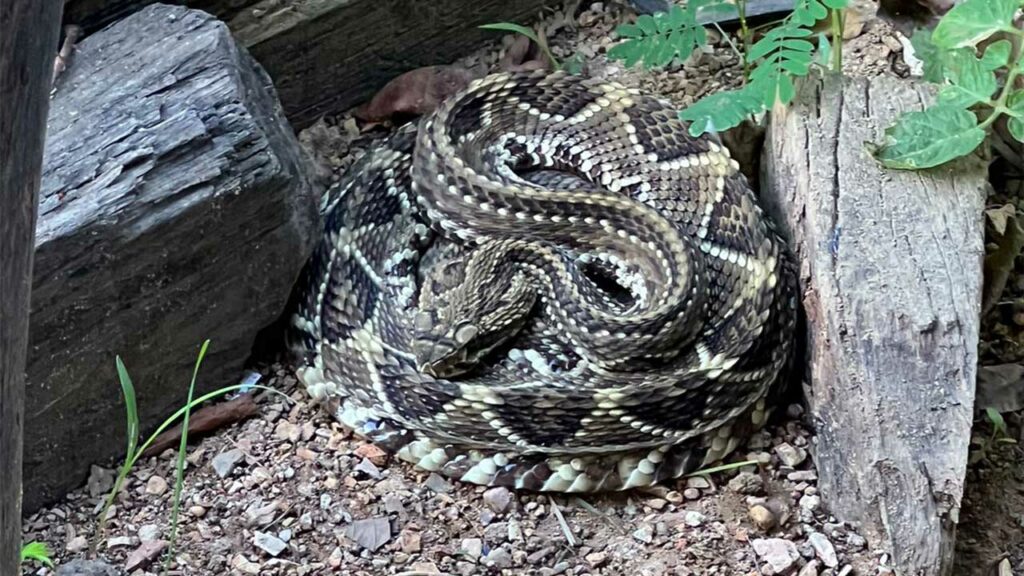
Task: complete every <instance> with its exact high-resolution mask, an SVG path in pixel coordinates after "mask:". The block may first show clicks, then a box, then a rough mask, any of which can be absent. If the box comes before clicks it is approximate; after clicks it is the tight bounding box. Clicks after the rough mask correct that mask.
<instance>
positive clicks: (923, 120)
mask: <svg viewBox="0 0 1024 576" xmlns="http://www.w3.org/2000/svg"><path fill="white" fill-rule="evenodd" d="M1022 5H1024V2H1022V1H1021V0H965V1H964V2H962V3H960V4H958V5H956V6H955V7H954V8H953V9H952V10H950V11H949V12H947V13H946V14H945V15H944V16H943V17H942V19H941V20H940V21H939V23H938V24H937V25H936V26H935V29H934V31H932V32H928V31H926V30H918V31H917V32H916V33H915V34H914V36H913V38H912V39H911V40H912V45H913V46H914V49H915V52H916V53H917V57H918V58H919V59H920V60H921V61H922V62H923V63H924V77H925V79H926V80H929V81H931V82H935V83H937V84H939V85H940V88H939V92H938V97H937V99H936V102H935V103H934V104H932V105H931V106H929V107H928V108H925V109H924V110H921V111H914V112H908V113H905V114H903V115H902V116H900V117H899V118H898V119H897V120H896V122H895V124H893V125H892V126H890V127H889V128H887V129H886V130H885V142H884V143H883V144H881V145H879V144H872V143H868V149H869V151H870V152H871V154H872V156H874V158H875V159H876V160H877V161H879V162H880V163H881V164H882V165H884V166H886V167H888V168H894V169H901V170H918V169H922V168H931V167H933V166H938V165H941V164H945V163H946V162H949V161H950V160H953V159H955V158H959V157H961V156H965V155H967V154H970V153H971V152H973V151H974V150H975V149H977V147H978V146H979V145H980V144H981V143H982V142H984V141H985V139H986V137H987V136H988V135H989V133H990V131H991V129H992V125H993V123H995V122H996V120H998V119H1000V118H1002V117H1007V120H1008V121H1007V129H1008V130H1009V132H1010V135H1011V136H1012V137H1013V138H1015V139H1016V140H1018V141H1020V142H1024V89H1020V88H1018V87H1017V82H1016V80H1017V77H1018V76H1019V75H1020V74H1022V73H1024V59H1022V58H1021V42H1022V41H1024V31H1022V30H1021V29H1020V28H1019V27H1018V26H1017V25H1015V23H1014V18H1015V16H1016V14H1017V11H1018V10H1019V9H1020V7H1021V6H1022ZM996 34H1004V35H1006V36H1008V37H1010V38H1014V39H1015V42H1010V41H1009V40H1007V39H1006V38H1003V39H996V40H995V41H992V42H990V43H989V44H988V45H987V46H985V47H982V43H984V42H986V41H988V40H990V39H992V38H993V36H995V35H996ZM1000 77H1001V81H1000Z"/></svg>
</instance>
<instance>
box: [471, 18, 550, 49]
mask: <svg viewBox="0 0 1024 576" xmlns="http://www.w3.org/2000/svg"><path fill="white" fill-rule="evenodd" d="M480 27H481V28H483V29H484V30H501V31H504V32H516V33H518V34H522V35H523V36H526V37H527V38H529V39H530V40H533V41H534V42H536V43H537V44H540V40H538V39H537V34H536V33H535V32H534V31H533V30H532V29H530V28H527V27H526V26H520V25H519V24H513V23H512V22H496V23H494V24H484V25H482V26H480Z"/></svg>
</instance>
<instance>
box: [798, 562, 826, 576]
mask: <svg viewBox="0 0 1024 576" xmlns="http://www.w3.org/2000/svg"><path fill="white" fill-rule="evenodd" d="M819 567H820V564H819V562H818V561H817V560H811V561H810V562H808V563H807V564H804V567H803V568H801V569H800V573H799V574H797V576H818V568H819Z"/></svg>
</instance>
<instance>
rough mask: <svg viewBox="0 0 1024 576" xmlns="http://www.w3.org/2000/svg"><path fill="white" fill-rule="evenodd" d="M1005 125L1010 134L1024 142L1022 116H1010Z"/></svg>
mask: <svg viewBox="0 0 1024 576" xmlns="http://www.w3.org/2000/svg"><path fill="white" fill-rule="evenodd" d="M1006 127H1007V129H1009V130H1010V136H1013V137H1014V139H1016V140H1017V142H1020V143H1022V144H1024V118H1019V117H1018V118H1010V119H1009V120H1008V121H1007V122H1006Z"/></svg>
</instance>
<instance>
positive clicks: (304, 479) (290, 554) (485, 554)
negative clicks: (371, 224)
mask: <svg viewBox="0 0 1024 576" xmlns="http://www.w3.org/2000/svg"><path fill="white" fill-rule="evenodd" d="M626 17H627V15H626V13H625V12H624V11H623V9H622V7H621V6H620V5H618V4H610V3H609V4H604V3H593V4H590V5H589V7H586V8H580V7H579V6H576V7H572V6H570V7H568V8H566V9H564V10H562V11H558V12H556V13H551V14H547V15H546V17H545V19H544V22H545V24H544V26H543V30H544V33H545V35H546V36H547V38H549V39H550V41H551V44H552V49H553V51H554V53H555V55H556V56H558V57H559V58H561V59H567V58H570V57H572V56H573V55H574V54H579V55H580V57H581V59H582V61H583V63H584V69H585V71H586V73H588V74H589V75H591V76H596V77H614V78H615V79H616V80H618V81H620V82H622V83H624V84H627V85H630V86H638V87H643V88H645V89H647V90H651V91H655V92H658V93H660V94H662V95H664V96H665V97H667V98H669V99H671V100H672V101H674V102H675V103H677V104H678V105H679V106H684V105H686V104H689V103H691V102H693V101H694V100H695V99H696V98H699V97H700V96H702V95H704V94H707V93H710V92H713V91H717V90H720V89H723V88H731V87H738V85H739V83H740V82H741V73H740V69H739V60H738V58H737V56H736V55H735V53H734V52H733V51H732V50H731V48H730V47H729V43H728V42H727V41H726V40H725V38H723V36H722V35H721V34H719V33H717V32H715V31H714V30H712V32H711V34H710V35H711V37H712V40H713V42H712V46H711V49H710V50H708V51H706V52H699V53H698V54H695V55H694V56H693V57H691V59H690V60H689V61H687V62H686V63H685V64H684V65H683V66H677V67H673V68H669V69H667V70H663V71H659V72H644V71H641V70H639V69H630V70H627V69H624V68H623V67H622V65H621V64H620V63H615V62H610V61H608V59H607V58H606V57H605V55H604V53H605V51H606V50H607V48H608V47H609V46H610V45H611V44H612V43H613V40H612V38H613V35H612V34H611V31H612V30H613V29H614V27H615V26H616V25H617V24H618V23H620V22H622V21H624V19H625V18H626ZM499 37H500V34H498V33H496V38H499ZM511 42H512V38H511V37H506V38H501V39H500V40H499V39H496V42H495V44H496V46H485V47H481V50H480V51H479V52H478V53H476V54H472V55H469V56H467V57H466V58H464V59H463V60H461V61H460V62H458V64H461V65H465V66H467V67H484V68H486V69H489V70H493V69H495V67H496V66H497V65H498V62H499V60H500V59H501V57H502V56H503V55H504V51H505V50H506V49H507V48H508V47H509V46H510V45H511ZM902 50H903V44H902V43H901V42H900V40H899V38H898V37H897V36H896V34H895V33H894V31H893V30H892V29H891V27H889V25H888V24H886V23H885V22H883V21H881V20H878V19H866V20H865V21H864V22H862V29H861V30H860V31H859V33H858V34H857V35H856V36H855V37H853V38H850V39H848V40H847V42H846V44H845V47H844V51H845V52H844V58H845V60H844V61H845V65H844V71H845V72H846V73H847V74H893V75H898V76H906V75H907V74H908V72H909V66H908V64H907V63H906V62H905V61H904V59H903V57H902ZM439 64H443V63H439ZM387 130H388V127H387V126H379V127H377V128H374V129H371V130H367V131H361V129H360V125H359V123H357V122H356V121H355V119H354V118H353V117H352V115H351V114H350V113H349V112H346V113H343V114H339V115H337V116H331V117H327V118H324V119H323V120H322V121H321V122H318V123H317V124H316V125H314V126H312V127H311V128H309V129H307V130H305V131H304V132H303V133H302V134H300V140H301V141H302V142H303V144H304V145H305V146H306V147H307V149H308V150H309V151H310V152H311V153H312V154H313V156H314V157H315V158H316V159H317V160H318V163H319V166H320V172H319V176H320V177H321V178H322V179H323V180H325V181H329V180H332V179H336V178H337V177H338V176H339V174H340V173H341V172H342V171H343V170H344V169H345V168H346V167H347V166H349V165H350V164H351V163H352V162H353V161H354V159H355V158H356V157H357V156H358V154H359V153H360V152H361V151H362V150H365V149H366V148H367V147H368V146H371V145H372V144H373V142H375V141H376V140H377V139H379V138H380V137H382V136H383V135H384V134H386V133H387ZM755 133H756V132H755ZM735 140H736V141H737V142H739V143H740V144H742V143H744V141H746V143H747V144H748V145H747V146H746V148H747V151H746V152H745V153H743V152H742V151H741V150H740V149H739V148H743V146H738V147H737V152H738V153H740V155H741V161H744V158H743V157H742V156H745V157H746V161H747V162H756V152H757V146H756V145H751V142H755V141H756V138H755V139H754V140H746V138H745V137H744V138H739V139H735ZM1021 292H1022V293H1024V283H1022V284H1021ZM1022 301H1024V300H1022ZM1004 361H1008V360H1004ZM258 370H259V371H260V372H261V374H262V380H261V383H263V384H267V385H269V386H272V387H274V388H276V389H278V390H281V391H283V392H284V393H285V394H287V395H288V396H289V400H288V401H284V400H283V399H281V398H280V397H279V396H276V395H262V396H258V399H259V402H258V406H259V411H258V413H257V415H256V416H255V417H253V418H250V419H248V420H246V421H244V422H241V423H237V424H235V425H232V426H230V427H228V428H224V429H222V430H220V431H218V432H217V433H216V434H215V435H213V436H210V437H207V438H205V439H203V440H201V441H199V442H197V443H195V444H194V445H193V446H192V447H191V448H190V452H189V457H188V462H189V466H188V470H187V474H186V478H185V486H184V491H183V498H184V499H183V505H182V519H183V521H182V522H181V525H180V531H179V540H178V543H177V547H176V549H175V550H174V551H173V554H172V555H171V557H170V558H171V573H172V574H186V575H192V574H196V575H205V574H217V573H227V574H266V575H306V574H345V575H348V574H351V575H378V574H381V575H383V574H401V575H406V576H411V575H414V574H458V575H471V574H538V575H555V574H565V575H575V576H581V575H587V574H590V575H600V574H605V575H620V574H635V575H643V576H648V575H649V576H656V575H662V574H666V575H671V574H675V575H704V574H708V575H715V574H721V575H729V576H732V575H751V576H753V575H759V574H760V575H765V576H769V575H772V574H795V575H798V576H813V575H828V576H849V575H852V574H856V575H860V576H866V575H873V574H891V571H889V569H888V568H887V567H886V563H887V560H888V556H887V554H886V553H885V552H884V551H874V550H870V549H869V548H868V546H867V544H866V542H865V540H864V538H862V537H861V536H860V535H858V534H857V532H856V530H855V529H853V528H852V527H850V526H848V525H844V524H842V523H839V522H837V521H836V519H835V518H833V517H830V516H829V514H828V513H827V511H826V510H824V509H823V508H822V506H821V501H820V497H819V495H818V493H817V487H816V480H817V475H816V473H815V470H814V463H813V455H812V454H810V452H811V450H810V446H811V444H812V442H811V430H810V427H809V426H808V425H807V424H806V423H805V422H804V418H803V417H804V414H803V409H802V408H801V407H800V406H799V405H791V406H789V407H786V408H783V409H781V412H782V413H781V414H780V415H779V417H778V418H777V419H776V420H775V421H774V422H773V423H772V425H771V426H770V427H769V428H768V429H766V430H765V431H764V432H762V433H761V434H758V435H756V436H754V437H753V438H751V440H750V441H749V443H748V444H747V446H746V447H745V448H743V449H741V450H740V451H739V454H737V456H736V457H737V458H739V459H742V460H754V461H757V462H759V463H760V465H759V466H757V467H755V466H750V467H748V468H744V469H742V470H740V471H739V472H738V473H737V471H736V470H733V471H731V472H727V473H722V474H715V475H712V476H711V477H710V478H708V477H692V478H688V479H685V480H681V481H679V482H677V483H674V484H670V485H666V486H663V487H659V488H658V489H655V490H651V491H649V492H646V493H631V494H626V495H613V496H596V497H564V496H555V497H549V496H547V495H536V494H515V493H511V492H509V491H507V490H504V489H501V488H495V489H489V490H485V489H483V488H479V487H474V486H468V485H462V484H459V483H453V482H449V481H446V480H444V479H442V478H441V477H439V476H436V475H433V474H429V475H428V474H424V473H421V472H419V471H416V470H413V469H412V468H411V467H410V466H408V465H406V464H404V463H399V462H395V461H392V460H390V459H389V458H388V457H387V455H385V454H383V453H382V452H380V451H379V450H377V449H376V448H375V447H373V446H372V445H368V444H365V443H363V442H360V441H358V440H356V439H354V438H352V437H351V436H350V435H349V434H348V433H347V432H346V431H345V430H344V429H343V428H342V427H340V426H339V425H338V424H336V423H334V422H332V421H331V419H330V418H329V417H328V416H327V415H326V414H325V413H324V412H323V411H321V410H320V409H319V408H318V407H316V406H312V405H310V404H309V403H308V399H307V398H306V396H305V394H304V392H303V391H302V390H300V389H299V387H298V386H297V383H296V381H295V379H294V377H293V376H292V375H291V371H290V369H289V368H288V367H287V366H284V365H280V364H267V365H264V366H261V367H258ZM241 376H242V375H240V378H241ZM1012 426H1015V428H1013V429H1014V430H1015V431H1016V432H1017V433H1019V430H1020V428H1019V419H1018V420H1016V421H1014V422H1013V423H1012ZM986 434H987V432H986ZM118 441H120V440H118ZM999 446H1000V447H999V451H998V452H991V453H987V456H988V457H987V458H986V459H979V461H978V462H977V463H976V464H975V465H974V466H973V468H972V471H971V475H972V476H971V485H970V487H969V494H968V496H967V498H966V499H965V509H964V513H963V515H962V520H963V524H962V528H961V534H962V538H961V545H960V549H961V550H960V552H961V556H962V558H963V559H964V561H963V566H965V568H963V570H965V571H964V572H963V573H964V574H968V573H969V572H967V571H966V570H967V568H966V567H967V566H971V567H974V568H977V567H986V569H987V570H989V571H987V572H985V571H980V572H976V573H978V574H982V573H984V574H990V573H993V572H992V571H991V570H992V569H993V568H992V567H994V566H995V565H996V564H997V563H998V562H999V561H1000V560H1002V559H1003V558H1004V557H1006V558H1009V560H1010V562H1011V564H1012V566H1013V567H1014V569H1015V570H1017V572H1016V573H1017V574H1022V573H1024V564H1022V563H1024V546H1022V537H1021V533H1022V532H1024V531H1022V529H1021V525H1022V524H1024V518H1022V517H1021V516H1020V513H1021V512H1022V511H1024V488H1022V487H1024V484H1022V480H1024V478H1022V471H1021V467H1020V462H1021V459H1020V452H1019V450H1017V449H1016V448H1014V447H1012V446H1010V445H1007V444H1000V445H999ZM173 478H174V458H173V454H172V453H171V452H170V451H168V452H166V453H164V454H162V455H160V456H159V457H154V458H149V459H146V460H143V461H140V463H139V465H138V466H137V468H136V469H135V470H134V472H133V473H132V475H131V476H130V477H129V480H128V483H127V485H126V486H125V488H124V490H123V491H122V493H121V494H120V495H119V497H118V498H117V500H116V505H115V507H114V508H113V510H112V511H111V512H110V513H109V515H108V518H109V522H108V528H107V533H106V534H105V535H103V536H102V538H100V540H99V542H100V545H99V549H98V557H99V558H100V559H102V560H105V561H107V562H109V563H110V564H111V565H113V566H115V567H118V568H119V569H121V570H123V571H124V573H129V574H133V575H136V576H144V575H148V574H156V573H159V571H160V565H159V563H158V562H159V560H157V559H158V558H159V557H160V556H161V555H162V554H163V553H164V551H165V550H166V548H167V539H168V538H169V531H170V521H169V518H170V508H171V504H170V502H171V496H172V491H173V488H172V487H171V486H172V485H173ZM111 481H112V472H111V471H110V470H106V469H102V468H95V469H94V471H93V474H92V476H91V477H90V481H89V483H88V484H87V485H86V486H84V487H82V488H81V489H80V490H77V491H75V492H73V493H72V494H70V495H69V496H68V497H67V499H66V500H65V501H63V502H61V503H59V504H57V505H55V506H52V507H50V508H47V509H44V510H41V511H39V512H37V513H35V514H33V515H32V516H31V517H30V518H28V519H27V521H26V523H25V533H24V537H25V540H26V541H29V540H39V541H42V542H46V543H47V544H48V545H50V547H51V548H52V549H53V551H54V552H55V556H56V557H55V560H56V561H57V562H58V564H62V563H65V562H68V561H71V560H72V559H76V558H77V559H81V558H84V557H85V556H86V555H87V552H88V542H89V541H90V540H91V539H92V538H93V536H94V533H95V525H96V522H95V520H96V514H97V513H98V511H99V505H100V502H101V500H102V497H103V495H104V494H105V492H106V491H107V490H109V488H110V486H111ZM1003 512H1005V514H1004V513H1003ZM1015 514H1016V516H1014V515H1015ZM997 517H998V518H997ZM1014 518H1016V520H1015V521H1016V522H1019V523H1021V524H1018V525H1016V526H1014V525H1012V523H1011V520H1012V519H1014ZM25 573H26V574H39V575H46V574H51V573H52V571H50V570H49V569H47V568H45V567H39V566H36V565H31V566H30V568H29V569H28V570H26V572H25ZM94 573H96V574H102V572H94ZM958 574H959V572H958Z"/></svg>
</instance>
